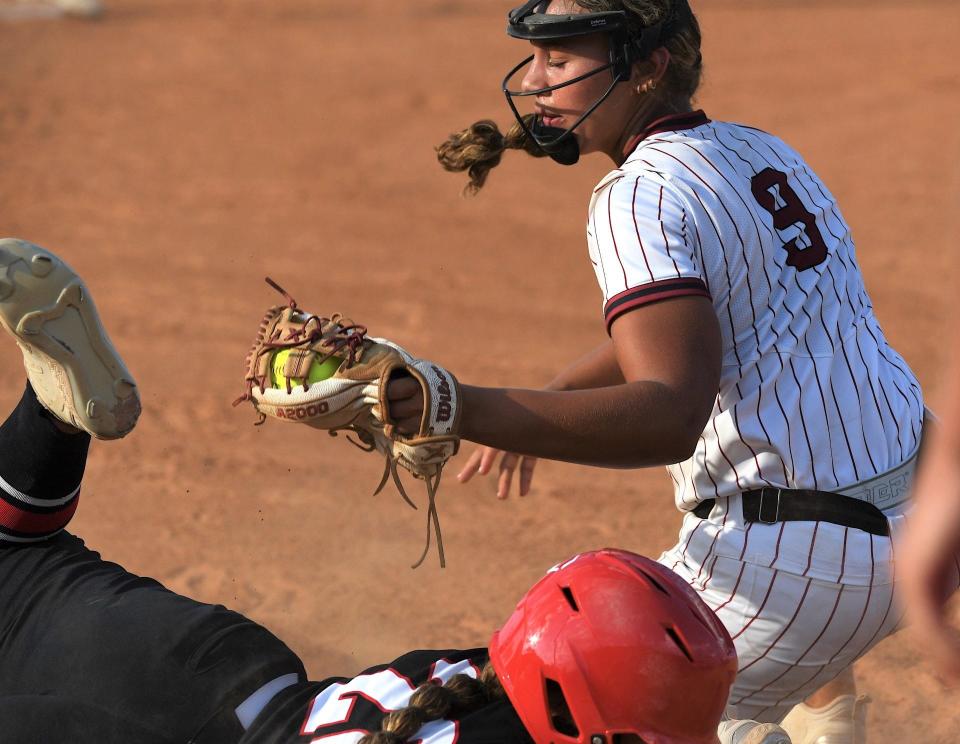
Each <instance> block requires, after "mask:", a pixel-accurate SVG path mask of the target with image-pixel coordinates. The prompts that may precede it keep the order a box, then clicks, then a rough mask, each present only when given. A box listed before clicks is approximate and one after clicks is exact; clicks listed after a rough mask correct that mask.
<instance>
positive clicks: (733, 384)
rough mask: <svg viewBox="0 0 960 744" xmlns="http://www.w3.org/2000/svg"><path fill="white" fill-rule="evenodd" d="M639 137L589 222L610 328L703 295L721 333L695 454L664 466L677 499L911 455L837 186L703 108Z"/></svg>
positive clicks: (821, 481) (909, 430) (806, 478)
mask: <svg viewBox="0 0 960 744" xmlns="http://www.w3.org/2000/svg"><path fill="white" fill-rule="evenodd" d="M634 143H637V144H636V147H635V149H634V150H633V151H632V152H631V153H630V155H629V156H628V157H627V159H626V161H625V162H624V163H623V165H621V166H620V167H619V168H618V169H616V170H614V171H612V172H611V173H609V174H608V175H607V176H605V177H604V178H603V179H602V180H601V182H600V184H599V185H598V186H597V189H596V190H595V192H594V194H593V198H592V200H591V203H590V211H589V218H588V222H587V240H588V244H589V249H590V258H591V261H592V263H593V265H594V269H595V270H596V274H597V280H598V282H599V283H600V287H601V289H602V290H603V295H604V315H605V318H606V322H607V327H608V329H609V327H610V325H611V324H612V323H613V322H614V321H615V320H616V318H617V317H619V316H620V315H621V314H623V313H625V312H628V311H630V310H632V309H634V308H637V307H640V306H642V305H644V304H647V303H650V302H655V301H659V300H663V299H667V298H670V297H676V296H682V295H702V296H706V297H709V298H711V300H712V302H713V306H714V308H715V310H716V313H717V317H718V319H719V321H720V329H721V333H722V341H723V368H722V374H721V379H720V389H719V392H718V395H717V398H716V401H715V403H714V407H713V412H712V413H711V415H710V420H709V421H708V423H707V425H706V428H705V429H704V430H703V433H702V434H701V436H700V441H699V443H698V445H697V448H696V451H695V452H694V455H693V456H692V457H691V458H690V459H689V460H686V461H685V462H681V463H679V464H677V465H672V466H670V467H669V468H668V469H669V471H670V473H671V476H672V478H673V481H674V486H675V492H676V501H677V506H678V507H679V508H680V509H682V510H690V509H692V508H693V507H694V506H696V504H697V503H698V502H699V501H701V500H704V499H709V498H715V497H725V496H730V495H731V494H734V493H738V492H740V491H744V490H747V489H751V488H759V487H761V486H765V485H772V486H781V487H788V488H815V489H820V490H827V491H829V490H836V489H839V488H843V487H847V486H850V485H852V484H854V483H858V482H860V481H863V480H866V479H868V478H870V477H872V476H875V475H877V474H878V473H882V472H884V471H886V470H889V469H890V468H892V467H895V466H897V465H899V464H900V463H901V462H903V461H904V460H906V459H907V458H908V457H909V456H911V455H912V454H913V452H914V451H915V449H916V447H917V446H918V444H919V437H920V429H921V424H922V419H923V398H922V395H921V391H920V386H919V385H918V383H917V380H916V378H915V377H914V375H913V373H912V372H911V371H910V369H909V368H908V367H907V365H906V363H905V362H904V361H903V359H902V358H901V357H900V355H899V354H898V353H897V352H896V351H894V350H893V349H892V348H891V347H890V345H889V344H888V343H887V341H886V339H885V338H884V335H883V331H882V330H881V329H880V326H879V324H878V323H877V320H876V318H875V317H874V314H873V308H872V306H871V304H870V299H869V297H868V296H867V293H866V290H865V289H864V285H863V278H862V276H861V274H860V269H859V267H858V265H857V261H856V257H855V256H854V247H853V240H852V238H851V235H850V229H849V228H848V227H847V224H846V222H845V221H844V219H843V216H842V215H841V214H840V210H839V208H838V207H837V203H836V201H835V199H834V198H833V196H832V195H831V194H830V192H829V191H828V190H827V188H826V187H825V186H824V185H823V184H822V183H821V181H820V179H819V178H817V176H816V175H815V174H814V173H813V171H812V170H811V169H810V167H809V166H808V165H807V164H806V163H805V162H804V161H803V159H802V158H801V157H800V156H799V155H798V154H797V153H796V152H795V151H794V150H793V149H791V148H790V147H788V146H787V145H786V144H784V143H783V142H782V141H781V140H779V139H777V138H776V137H773V136H771V135H769V134H766V133H765V132H761V131H758V130H756V129H751V128H749V127H745V126H740V125H737V124H729V123H725V122H714V121H710V120H709V119H707V117H706V116H705V115H704V114H703V112H702V111H698V112H694V113H690V114H683V115H678V116H671V117H666V118H664V119H660V120H658V121H656V122H654V123H653V124H651V126H650V127H648V129H647V130H646V131H645V132H644V133H643V134H642V135H641V136H640V137H637V138H636V139H635V140H634ZM651 353H656V350H651Z"/></svg>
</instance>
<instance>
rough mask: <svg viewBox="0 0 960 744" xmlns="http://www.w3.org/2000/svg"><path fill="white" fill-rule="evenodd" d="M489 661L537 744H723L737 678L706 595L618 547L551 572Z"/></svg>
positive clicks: (498, 635)
mask: <svg viewBox="0 0 960 744" xmlns="http://www.w3.org/2000/svg"><path fill="white" fill-rule="evenodd" d="M490 660H491V661H492V662H493V666H494V669H495V670H496V672H497V676H498V677H499V678H500V681H501V683H502V684H503V687H504V690H505V691H506V693H507V697H508V698H509V699H510V701H511V702H512V703H513V706H514V708H515V709H516V711H517V714H518V715H519V716H520V719H521V720H522V721H523V724H524V726H526V728H527V730H528V731H529V732H530V735H531V736H532V737H533V739H534V741H536V742H537V744H548V743H549V744H574V743H576V744H614V742H615V741H616V740H617V739H616V737H617V735H623V734H634V735H636V736H639V737H640V738H641V739H642V740H643V741H644V742H647V743H648V744H712V743H713V742H714V741H715V737H716V733H717V726H718V724H719V722H720V717H721V715H722V713H723V710H724V707H725V706H726V703H727V697H728V695H729V691H730V686H731V684H732V683H733V679H734V677H735V676H736V673H737V657H736V651H735V650H734V646H733V641H731V640H730V636H729V634H728V633H727V631H726V629H725V628H724V627H723V625H722V624H721V622H720V621H719V620H718V619H717V616H716V615H714V614H713V612H712V611H711V610H710V609H709V608H708V607H707V606H706V605H705V604H704V603H703V601H702V600H701V599H700V598H699V597H698V596H697V595H696V593H695V592H694V591H693V590H692V589H691V588H690V587H689V586H688V585H687V584H686V583H685V582H684V581H683V580H682V579H680V578H679V577H678V576H677V575H676V574H674V573H673V572H672V571H670V570H669V569H667V568H665V567H664V566H661V565H660V564H659V563H656V562H654V561H651V560H649V559H647V558H643V557H642V556H639V555H635V554H633V553H629V552H626V551H623V550H613V549H606V550H599V551H595V552H590V553H582V554H580V555H577V556H574V557H573V558H571V559H570V560H568V561H566V562H565V563H561V564H560V565H558V566H555V567H554V568H552V569H550V571H549V572H548V573H547V575H546V576H545V577H544V578H543V579H542V580H540V581H539V582H538V583H537V584H536V585H534V586H533V588H532V589H530V591H528V592H527V593H526V595H525V596H524V597H523V599H521V600H520V603H519V604H518V605H517V608H516V610H514V612H513V614H512V615H511V616H510V618H509V619H508V620H507V622H506V623H505V624H504V626H503V627H502V628H501V629H500V630H498V631H497V632H495V633H494V634H493V638H492V639H491V641H490ZM691 701H693V702H695V705H691Z"/></svg>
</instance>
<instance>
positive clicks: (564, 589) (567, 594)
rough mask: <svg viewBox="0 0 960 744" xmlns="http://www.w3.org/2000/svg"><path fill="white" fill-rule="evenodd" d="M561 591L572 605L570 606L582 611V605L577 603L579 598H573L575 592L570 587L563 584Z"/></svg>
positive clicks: (575, 610) (576, 610) (574, 609)
mask: <svg viewBox="0 0 960 744" xmlns="http://www.w3.org/2000/svg"><path fill="white" fill-rule="evenodd" d="M560 591H561V592H563V596H564V597H565V598H566V600H567V604H569V605H570V608H571V609H572V610H573V611H574V612H580V607H579V606H578V605H577V600H576V599H574V598H573V592H572V591H571V589H570V587H569V586H562V587H560Z"/></svg>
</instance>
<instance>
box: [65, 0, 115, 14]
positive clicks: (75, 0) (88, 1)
mask: <svg viewBox="0 0 960 744" xmlns="http://www.w3.org/2000/svg"><path fill="white" fill-rule="evenodd" d="M54 5H55V6H56V7H58V8H59V9H60V10H61V11H62V12H63V13H64V14H66V15H70V16H75V17H77V18H99V17H100V16H102V15H103V5H102V4H101V2H100V0H54Z"/></svg>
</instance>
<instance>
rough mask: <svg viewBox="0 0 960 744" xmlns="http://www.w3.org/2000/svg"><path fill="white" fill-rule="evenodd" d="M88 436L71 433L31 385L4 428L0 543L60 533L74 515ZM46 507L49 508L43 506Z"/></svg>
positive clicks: (1, 434) (0, 452) (0, 432)
mask: <svg viewBox="0 0 960 744" xmlns="http://www.w3.org/2000/svg"><path fill="white" fill-rule="evenodd" d="M89 446H90V435H89V434H87V433H86V432H79V433H76V434H68V433H66V432H64V431H61V430H60V429H59V428H58V427H57V425H56V424H55V423H54V421H53V418H52V415H51V414H50V413H48V412H47V410H46V409H45V408H44V407H43V406H42V405H41V404H40V401H38V400H37V395H36V393H35V392H34V391H33V388H32V387H31V386H30V384H29V383H27V387H26V390H25V391H24V393H23V397H22V398H21V399H20V402H19V403H18V404H17V407H16V408H15V409H13V412H12V413H11V414H10V416H9V417H8V418H7V420H6V421H5V422H4V423H3V425H0V478H2V480H0V544H2V541H3V540H4V538H5V537H6V538H7V539H13V540H15V541H24V540H36V539H42V538H44V537H47V536H49V535H51V534H54V533H55V532H59V531H60V530H61V529H63V527H64V526H65V525H66V523H67V522H68V521H69V520H70V517H72V516H73V512H74V511H75V510H76V502H77V498H78V496H79V488H80V482H81V480H82V479H83V471H84V467H85V466H86V462H87V449H88V448H89ZM45 502H48V503H45Z"/></svg>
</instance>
